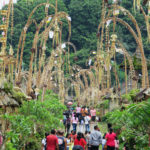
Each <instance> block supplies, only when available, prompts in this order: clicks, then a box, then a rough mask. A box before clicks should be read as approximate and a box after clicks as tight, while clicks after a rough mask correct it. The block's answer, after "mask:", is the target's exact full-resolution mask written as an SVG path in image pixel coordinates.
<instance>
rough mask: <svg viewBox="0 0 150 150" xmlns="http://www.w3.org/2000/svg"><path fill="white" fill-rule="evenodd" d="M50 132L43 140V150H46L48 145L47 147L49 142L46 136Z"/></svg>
mask: <svg viewBox="0 0 150 150" xmlns="http://www.w3.org/2000/svg"><path fill="white" fill-rule="evenodd" d="M48 135H49V134H48V133H45V138H44V139H43V140H42V148H41V150H46V147H47V142H46V138H47V136H48Z"/></svg>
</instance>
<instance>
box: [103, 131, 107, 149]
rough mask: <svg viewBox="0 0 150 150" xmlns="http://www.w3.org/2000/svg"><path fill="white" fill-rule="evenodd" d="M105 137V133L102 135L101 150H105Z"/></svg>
mask: <svg viewBox="0 0 150 150" xmlns="http://www.w3.org/2000/svg"><path fill="white" fill-rule="evenodd" d="M105 136H106V133H105V134H104V136H103V139H102V150H107V145H106V139H105Z"/></svg>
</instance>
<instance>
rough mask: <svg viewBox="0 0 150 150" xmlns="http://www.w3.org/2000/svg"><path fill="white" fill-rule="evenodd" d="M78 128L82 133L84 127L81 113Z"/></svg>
mask: <svg viewBox="0 0 150 150" xmlns="http://www.w3.org/2000/svg"><path fill="white" fill-rule="evenodd" d="M79 128H80V132H82V133H83V128H84V117H83V116H82V115H80V116H79Z"/></svg>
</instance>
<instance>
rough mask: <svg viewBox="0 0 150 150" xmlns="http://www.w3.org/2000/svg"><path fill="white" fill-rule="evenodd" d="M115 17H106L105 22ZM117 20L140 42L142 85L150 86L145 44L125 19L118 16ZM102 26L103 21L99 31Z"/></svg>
mask: <svg viewBox="0 0 150 150" xmlns="http://www.w3.org/2000/svg"><path fill="white" fill-rule="evenodd" d="M112 19H113V18H112V17H109V18H107V19H105V23H106V21H107V20H112ZM116 21H117V22H119V23H121V24H122V25H124V26H125V27H126V28H127V29H128V30H129V31H130V32H131V34H132V35H133V37H134V39H135V41H136V43H137V44H138V46H139V48H140V51H141V54H142V57H141V61H142V74H143V78H142V87H143V88H145V87H148V86H149V82H148V81H149V80H148V79H147V78H146V77H147V76H148V75H147V73H146V72H145V68H146V70H147V65H146V64H145V63H146V59H145V56H144V50H143V44H142V41H141V40H139V38H138V37H137V35H136V33H135V32H134V30H133V29H132V27H131V26H130V25H129V24H128V23H126V22H125V21H123V20H122V19H119V18H116ZM101 27H102V23H101V24H99V27H98V31H99V30H100V28H101ZM145 81H147V85H146V84H145Z"/></svg>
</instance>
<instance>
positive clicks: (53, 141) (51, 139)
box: [46, 130, 59, 150]
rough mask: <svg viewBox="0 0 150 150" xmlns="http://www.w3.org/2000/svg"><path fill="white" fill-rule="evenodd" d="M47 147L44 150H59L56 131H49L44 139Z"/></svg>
mask: <svg viewBox="0 0 150 150" xmlns="http://www.w3.org/2000/svg"><path fill="white" fill-rule="evenodd" d="M46 143H47V147H46V150H56V148H57V150H59V147H58V138H57V137H56V131H55V130H51V134H50V135H48V136H47V138H46Z"/></svg>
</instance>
